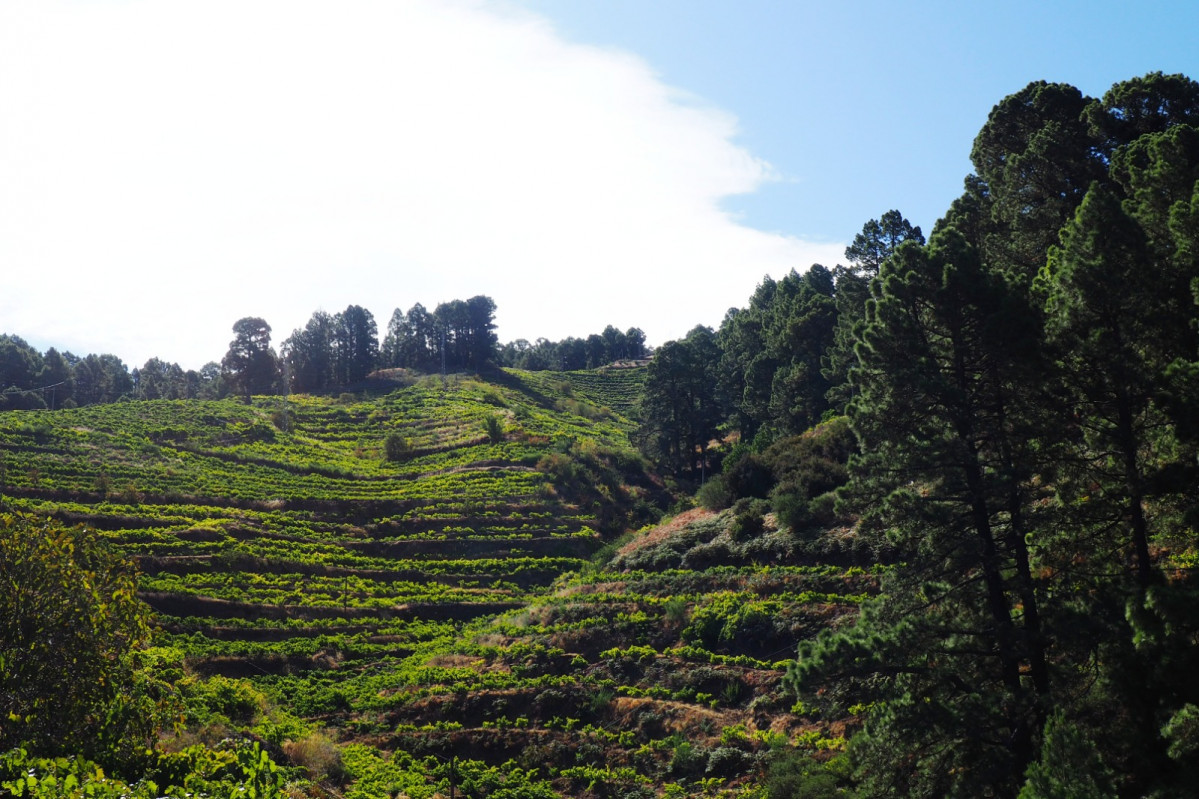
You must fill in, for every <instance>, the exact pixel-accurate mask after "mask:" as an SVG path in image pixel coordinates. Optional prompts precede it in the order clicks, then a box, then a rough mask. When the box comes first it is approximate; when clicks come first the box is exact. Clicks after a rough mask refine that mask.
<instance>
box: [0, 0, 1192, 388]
mask: <svg viewBox="0 0 1199 799" xmlns="http://www.w3.org/2000/svg"><path fill="white" fill-rule="evenodd" d="M1196 30H1199V4H1197V5H1192V4H1189V3H1154V2H1142V3H1138V4H1135V5H1134V4H1131V3H1114V2H1086V3H1083V2H1061V3H1053V2H1006V3H998V2H997V3H961V2H954V3H951V2H909V3H902V4H898V3H882V2H839V3H829V2H822V3H809V2H799V1H796V2H779V1H775V2H771V1H769V0H738V2H732V1H731V0H729V1H727V2H713V1H712V0H603V1H602V2H601V1H600V0H403V2H395V0H337V1H336V2H334V1H333V0H87V2H83V1H82V0H9V2H5V3H0V288H2V290H0V331H2V332H11V333H16V334H18V335H21V336H23V337H25V338H26V339H27V340H29V341H30V342H31V343H33V344H34V345H35V346H37V347H39V349H45V348H46V347H49V346H51V345H53V346H57V347H59V348H67V349H70V350H72V351H74V352H76V353H77V354H84V353H87V352H112V353H114V354H117V355H119V356H120V357H121V358H123V359H124V360H125V361H126V363H128V364H129V365H130V366H137V365H140V364H141V363H144V362H145V360H147V359H148V358H149V357H152V356H157V357H160V358H163V359H166V360H169V361H176V362H179V363H180V364H182V365H183V366H185V367H188V368H196V367H199V366H201V365H202V364H203V363H205V362H207V361H210V360H219V359H220V357H221V356H222V354H223V353H224V351H225V349H226V348H227V346H228V342H229V340H230V338H231V337H232V334H231V327H232V325H233V323H234V322H235V321H236V320H237V319H239V318H241V317H243V316H261V317H263V318H265V319H266V320H267V321H268V323H270V324H271V326H272V327H273V329H274V341H275V343H276V344H279V343H281V342H282V341H283V340H284V339H285V338H286V337H287V336H288V335H289V334H290V332H291V331H292V330H293V329H295V328H298V327H302V326H303V325H304V323H305V322H306V321H307V319H308V317H309V316H310V315H311V313H312V312H313V311H315V310H318V309H322V310H325V311H329V312H337V311H340V310H342V309H344V308H345V307H346V306H347V305H349V304H357V305H363V306H365V307H366V308H367V309H368V310H370V311H371V312H372V314H373V315H374V317H375V319H376V321H377V324H378V326H379V331H380V336H382V335H383V334H384V333H385V332H386V327H387V322H388V319H389V318H390V316H391V313H392V311H393V310H395V309H396V308H400V309H403V310H407V309H408V308H410V307H411V306H412V305H413V304H414V303H416V302H420V303H422V304H423V305H425V306H426V307H428V308H432V307H434V306H435V305H437V304H438V303H439V302H443V301H447V300H452V299H456V298H458V299H464V298H467V297H470V296H472V295H474V294H487V295H489V296H491V297H492V298H493V299H494V300H495V301H496V303H497V306H498V313H497V323H498V325H499V329H498V334H499V336H500V339H501V340H502V341H510V340H514V339H517V338H526V339H530V340H532V339H534V338H537V337H539V336H545V337H547V338H551V339H560V338H563V337H565V336H586V335H588V334H589V333H593V332H598V331H599V330H601V329H602V328H603V327H604V326H605V325H607V324H615V325H616V326H618V327H620V328H622V329H623V328H627V327H632V326H637V327H640V328H642V329H643V330H644V331H645V332H646V334H647V336H648V339H649V341H650V342H651V343H652V344H661V343H662V342H664V341H666V340H669V339H672V338H676V337H679V336H682V335H685V334H686V332H687V331H688V330H689V329H690V328H691V327H693V326H694V325H695V324H707V325H712V326H718V325H719V324H720V321H721V319H722V318H723V316H724V314H725V312H726V311H727V309H728V308H730V307H735V306H743V305H744V304H745V303H746V301H747V300H748V297H749V295H750V294H751V293H752V291H753V289H754V287H755V286H756V285H757V284H758V282H759V281H760V280H761V279H762V277H763V276H764V275H771V276H774V277H779V276H781V275H782V274H784V273H785V272H787V271H788V270H790V269H798V270H800V271H803V270H805V269H807V268H808V267H809V266H810V265H811V264H812V263H815V262H819V263H824V264H825V265H826V266H832V265H834V264H836V263H837V262H838V261H839V260H841V258H842V252H843V250H844V248H845V245H846V244H847V243H848V242H849V241H850V240H851V239H852V237H853V235H854V234H855V233H856V232H858V231H859V230H860V229H861V227H862V225H863V224H864V223H865V222H866V221H867V220H869V219H871V218H876V217H878V216H880V215H881V214H883V213H885V212H886V211H888V210H890V209H892V208H896V209H899V210H900V211H902V212H903V213H904V214H905V215H906V216H907V217H908V218H909V219H910V220H911V221H912V222H913V223H914V224H918V225H920V226H922V227H923V228H924V230H925V231H926V232H928V231H929V230H931V228H932V225H933V223H934V222H935V221H936V219H937V218H938V217H939V216H940V215H941V214H942V213H943V212H944V211H945V210H946V208H947V207H948V205H949V203H950V202H951V201H952V200H953V199H954V197H956V196H957V195H958V193H959V192H960V190H961V186H962V180H963V178H964V177H965V176H966V174H967V173H968V172H969V170H970V164H969V151H970V145H971V141H972V139H973V137H974V135H975V134H976V133H977V131H978V129H979V127H980V126H981V125H982V124H983V122H984V121H985V120H986V117H987V114H988V112H989V111H990V109H991V108H992V106H994V105H995V104H996V103H997V102H999V101H1000V100H1001V99H1002V98H1003V97H1004V96H1006V95H1007V94H1010V93H1012V92H1014V91H1017V90H1019V89H1021V88H1022V87H1023V86H1025V85H1026V84H1027V83H1028V82H1030V81H1032V80H1038V79H1044V80H1050V81H1062V82H1066V83H1071V84H1073V85H1075V86H1078V87H1079V88H1080V89H1082V90H1083V91H1084V92H1085V93H1087V94H1090V95H1093V96H1098V95H1101V94H1102V93H1103V92H1104V91H1106V90H1107V89H1108V88H1109V87H1110V86H1111V85H1112V84H1113V83H1115V82H1117V81H1120V80H1123V79H1126V78H1131V77H1135V76H1139V75H1143V74H1145V73H1147V72H1150V71H1153V70H1161V71H1164V72H1168V73H1169V72H1182V73H1185V74H1188V75H1190V76H1192V77H1196V76H1199V48H1197V47H1196V46H1195V31H1196Z"/></svg>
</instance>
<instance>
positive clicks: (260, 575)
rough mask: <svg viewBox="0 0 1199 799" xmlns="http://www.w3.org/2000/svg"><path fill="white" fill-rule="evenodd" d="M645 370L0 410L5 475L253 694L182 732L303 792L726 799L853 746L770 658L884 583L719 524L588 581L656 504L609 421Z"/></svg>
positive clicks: (765, 535)
mask: <svg viewBox="0 0 1199 799" xmlns="http://www.w3.org/2000/svg"><path fill="white" fill-rule="evenodd" d="M633 371H634V370H613V371H612V372H609V373H606V374H604V373H593V374H586V375H584V374H583V373H571V374H569V375H561V374H549V373H523V372H512V371H509V372H504V373H500V374H497V375H495V376H493V377H492V378H489V379H488V380H486V381H484V380H482V379H476V378H465V377H451V378H449V379H448V380H446V381H443V380H442V379H441V378H438V377H429V378H422V379H419V380H412V381H408V384H407V385H403V386H397V387H395V388H394V390H391V391H389V392H387V393H382V394H379V395H377V396H369V397H365V396H362V397H359V396H343V397H341V398H316V397H307V396H302V397H299V396H298V397H291V398H286V399H285V398H259V399H256V400H255V402H254V403H253V404H252V405H244V404H241V403H240V402H236V401H222V402H168V401H155V402H138V403H122V404H115V405H106V406H94V407H89V408H82V409H71V410H62V411H55V412H45V411H43V412H10V413H6V414H0V456H2V461H0V463H2V465H3V468H2V470H0V485H2V486H3V494H4V497H5V502H6V503H7V504H8V505H9V506H10V507H12V508H14V509H16V510H22V511H30V512H35V513H39V514H47V515H51V516H54V517H57V518H59V519H61V520H64V521H68V522H72V523H74V522H79V523H85V524H88V525H91V526H94V527H95V528H97V529H99V530H101V531H102V532H103V534H104V535H105V536H106V537H107V538H108V539H110V540H111V541H112V542H113V543H114V544H115V545H116V546H117V547H118V548H119V549H121V550H122V551H123V552H125V553H127V554H128V555H130V556H131V557H133V558H134V559H135V560H136V562H137V563H138V565H139V566H140V569H141V571H142V572H143V576H142V578H141V593H142V596H143V598H144V599H145V600H146V601H147V602H148V603H149V604H150V605H151V606H152V607H153V608H154V609H155V610H156V611H157V612H158V614H159V616H160V620H161V625H162V632H161V635H160V636H159V643H160V645H161V656H162V657H164V658H175V659H177V660H178V661H179V662H180V663H181V664H182V666H183V667H184V668H185V671H186V673H187V674H189V675H191V676H189V677H188V678H187V679H188V680H192V681H196V680H198V681H200V682H201V683H202V682H203V681H204V680H205V679H207V680H208V681H209V683H208V684H210V685H215V686H217V688H219V689H220V690H221V691H225V692H226V693H228V692H229V691H233V692H234V694H237V695H238V696H243V698H244V697H250V698H249V699H246V700H245V701H243V702H241V705H240V707H241V711H240V715H239V714H238V713H234V712H232V711H229V712H228V713H227V714H226V716H224V717H221V719H220V723H219V724H217V725H216V728H213V729H207V730H199V729H193V730H192V731H191V733H189V734H193V735H209V736H217V735H219V734H226V733H228V732H230V731H233V730H235V729H238V728H241V729H254V730H256V734H258V735H259V737H261V738H263V739H264V740H265V742H266V743H267V744H269V745H271V746H272V747H273V749H272V750H271V751H272V754H273V755H274V756H275V757H276V759H277V760H279V762H281V763H284V764H288V763H290V764H293V766H294V769H293V776H294V777H295V779H297V780H299V781H300V783H299V784H304V783H303V779H304V777H305V776H307V778H308V779H310V780H312V781H313V782H312V783H310V784H308V788H306V789H304V790H307V791H309V792H310V793H312V794H313V795H320V791H321V790H323V789H321V788H318V787H317V786H316V782H317V781H324V784H325V785H326V787H328V788H332V789H335V790H337V791H339V792H341V793H343V794H344V795H360V796H380V795H399V794H403V795H408V796H413V797H419V796H432V795H434V793H435V792H437V791H442V792H446V791H447V789H448V788H449V786H450V785H451V784H452V785H453V786H454V788H455V790H458V791H461V792H463V795H468V796H487V795H497V796H499V795H522V796H523V795H527V796H556V795H569V796H574V795H583V794H589V795H605V796H607V795H610V796H649V795H656V794H663V793H665V794H667V795H694V794H696V793H698V792H708V793H719V792H726V793H738V792H742V791H745V790H749V787H750V786H752V785H753V784H754V783H755V782H756V781H759V780H760V779H761V776H762V774H763V769H764V768H765V765H766V761H767V760H768V759H769V758H770V755H769V752H771V751H777V750H780V749H788V750H794V749H795V748H796V747H799V749H800V750H802V751H809V750H810V751H813V752H823V753H827V752H829V751H835V750H836V749H837V747H838V746H840V743H839V739H838V738H837V737H836V734H837V732H838V728H837V726H836V725H832V726H831V727H830V726H827V725H826V726H821V725H820V724H819V722H818V720H815V719H810V718H805V717H803V716H802V715H793V714H792V713H791V712H790V711H791V710H792V707H791V704H790V702H788V700H787V699H786V697H785V695H784V692H783V691H782V689H781V678H782V673H783V667H784V665H785V660H786V659H787V658H789V657H791V656H792V653H793V652H794V648H795V643H796V641H797V640H798V639H799V638H800V637H803V636H807V635H810V634H814V632H815V631H816V630H818V629H820V628H821V627H822V626H824V625H826V624H828V623H836V621H837V620H838V619H840V618H843V617H845V616H846V615H848V614H852V612H853V610H854V608H855V607H856V604H857V602H858V601H859V600H860V598H861V597H862V596H863V595H865V594H866V593H868V592H870V591H871V590H873V585H874V581H873V577H872V576H871V575H870V574H867V573H864V572H862V571H861V570H860V569H852V568H845V567H844V566H828V565H819V564H813V563H807V564H806V565H801V564H800V562H799V560H800V559H797V558H795V557H791V555H790V554H789V553H790V548H791V546H792V544H793V542H791V541H790V539H789V538H788V536H787V534H786V533H785V531H777V530H774V529H773V527H772V526H770V525H769V524H767V525H766V526H765V527H764V529H763V530H760V531H758V532H759V533H760V535H758V536H757V539H756V540H757V543H755V544H754V545H753V546H751V547H749V548H748V549H747V546H746V542H745V541H744V540H743V539H744V536H743V535H740V533H738V528H737V526H736V525H735V524H733V523H732V521H733V517H732V516H731V515H730V514H724V515H720V516H714V515H710V514H709V515H704V514H698V515H692V516H683V517H680V518H679V519H678V520H676V521H675V522H674V523H673V524H672V525H670V526H667V527H665V528H662V529H659V530H657V531H655V532H653V533H648V532H647V533H643V534H641V535H639V536H638V537H636V538H635V539H634V541H633V542H632V543H630V544H628V545H627V546H626V548H625V549H623V550H621V551H620V552H619V553H614V552H612V551H611V550H610V548H609V551H607V552H605V553H600V555H599V556H598V560H599V561H600V562H601V563H602V562H604V561H606V559H607V557H609V556H613V555H614V556H615V557H614V559H613V560H612V561H611V563H610V564H608V565H600V566H597V565H595V563H593V561H595V560H596V559H597V552H598V551H599V550H600V548H601V547H603V546H604V545H605V543H606V542H608V541H611V540H612V539H614V538H615V537H616V536H618V535H619V534H621V533H623V532H625V531H626V530H627V529H630V528H637V527H641V526H642V525H646V524H648V523H649V522H651V521H652V520H653V519H654V518H656V516H657V513H658V511H657V510H656V508H659V507H661V506H663V505H664V504H665V503H666V501H668V499H669V498H668V497H666V496H665V494H664V492H663V491H662V489H661V487H660V485H659V484H658V482H657V481H656V480H655V478H653V477H652V475H650V474H648V473H647V471H646V469H645V464H644V463H643V462H642V461H641V460H640V458H639V457H638V456H637V455H636V454H635V453H633V451H632V450H631V448H630V447H629V444H628V433H629V431H630V429H631V427H632V423H631V422H630V421H629V420H628V419H627V418H626V417H625V416H622V415H621V414H620V413H619V412H617V411H614V410H612V408H613V407H623V408H628V407H632V403H631V400H629V399H628V397H627V394H628V391H629V386H635V385H636V377H635V376H634V377H633V378H630V377H629V373H631V372H633ZM609 376H613V377H612V379H609ZM763 542H765V543H763ZM705 553H706V554H705ZM212 690H217V689H212ZM211 692H212V691H210V693H211ZM255 697H258V698H257V699H256V698H255ZM233 705H237V703H236V702H234V703H233ZM222 707H224V706H222ZM270 707H276V708H282V709H283V710H284V711H286V714H287V715H288V717H289V718H293V720H294V723H291V726H290V727H288V726H287V724H281V723H276V724H275V726H274V727H272V728H271V731H270V733H269V734H268V733H266V732H264V731H263V728H262V727H261V725H259V726H258V727H255V726H254V724H255V722H256V721H258V720H260V719H261V717H262V716H263V715H264V714H269V713H270V712H271V711H270V710H269V708H270ZM226 710H228V708H226ZM797 710H802V709H797ZM204 723H205V724H206V725H207V726H208V727H209V728H212V727H213V724H214V722H213V720H212V718H211V717H205V721H204ZM318 728H323V730H324V731H323V732H314V731H315V730H317V729H318ZM314 735H316V736H317V737H318V740H323V741H324V742H325V744H326V747H325V748H326V749H330V747H331V749H330V751H332V752H334V754H332V755H329V758H331V760H330V762H335V763H336V767H335V768H334V767H332V766H329V765H328V763H326V764H325V765H324V766H320V765H317V764H316V763H315V762H314V758H313V756H312V755H311V754H309V755H305V754H304V752H306V751H308V749H311V746H310V745H307V744H306V746H308V749H305V746H301V743H302V742H304V741H307V742H309V744H310V743H311V741H312V740H313V739H314V738H313V736H314ZM320 736H325V737H324V738H320ZM318 748H319V747H318ZM823 756H824V755H822V757H823ZM329 758H327V759H329ZM322 762H323V761H322ZM503 791H516V793H510V794H504V793H503Z"/></svg>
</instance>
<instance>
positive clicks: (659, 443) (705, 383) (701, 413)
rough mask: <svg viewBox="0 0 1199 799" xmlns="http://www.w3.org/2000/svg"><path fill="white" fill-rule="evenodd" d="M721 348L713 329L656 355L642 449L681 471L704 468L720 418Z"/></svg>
mask: <svg viewBox="0 0 1199 799" xmlns="http://www.w3.org/2000/svg"><path fill="white" fill-rule="evenodd" d="M718 360H719V350H718V348H717V344H716V337H715V335H714V334H713V332H712V330H711V328H707V327H696V328H695V329H693V330H692V331H691V332H690V333H688V334H687V337H686V338H684V339H681V340H679V341H671V342H668V343H667V344H664V345H663V346H662V347H660V348H659V349H658V351H657V352H655V353H654V359H653V360H652V361H650V364H649V367H648V371H647V373H646V376H645V387H644V390H643V392H642V396H641V407H640V414H639V415H640V417H641V420H642V423H641V428H640V430H639V431H638V436H639V438H640V440H641V442H642V447H643V449H644V450H645V451H647V452H648V453H649V454H650V455H651V456H652V457H654V458H655V459H656V460H657V461H658V462H659V463H661V464H662V465H663V466H665V467H666V468H669V469H670V470H671V471H673V472H675V473H677V474H683V473H687V474H698V473H701V472H702V471H703V470H704V469H706V464H707V457H708V454H707V451H708V443H709V442H710V441H711V440H712V438H713V437H714V436H715V435H716V427H717V425H718V424H719V423H720V420H721V412H720V405H719V404H718V403H717V398H716V391H715V383H716V364H717V362H718Z"/></svg>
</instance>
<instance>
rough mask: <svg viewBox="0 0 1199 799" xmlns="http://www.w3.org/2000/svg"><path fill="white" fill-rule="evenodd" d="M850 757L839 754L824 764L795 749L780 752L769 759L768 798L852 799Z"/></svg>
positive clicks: (766, 781)
mask: <svg viewBox="0 0 1199 799" xmlns="http://www.w3.org/2000/svg"><path fill="white" fill-rule="evenodd" d="M851 784H852V783H851V780H850V766H849V762H848V758H846V757H845V756H844V755H839V756H837V757H834V758H832V759H830V760H827V761H824V762H821V761H818V760H816V759H814V758H813V757H812V756H811V755H809V754H807V753H805V752H800V751H796V750H793V749H780V750H778V751H776V752H775V753H774V754H773V756H772V757H771V759H770V766H769V768H768V770H767V772H766V780H765V788H766V796H767V797H768V799H832V798H833V797H840V798H842V799H850V797H853V796H854V795H855V794H854V792H853V791H852V790H851V788H850V786H851Z"/></svg>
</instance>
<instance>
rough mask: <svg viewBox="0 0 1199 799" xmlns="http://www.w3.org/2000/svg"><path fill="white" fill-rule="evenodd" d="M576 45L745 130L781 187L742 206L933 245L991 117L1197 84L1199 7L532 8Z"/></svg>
mask: <svg viewBox="0 0 1199 799" xmlns="http://www.w3.org/2000/svg"><path fill="white" fill-rule="evenodd" d="M520 4H521V5H523V6H525V7H526V8H529V9H532V10H535V11H537V12H538V13H542V14H545V15H546V16H547V17H549V18H550V19H552V20H554V22H555V24H556V25H557V26H558V28H559V30H560V31H561V32H562V33H563V34H564V35H565V36H568V37H570V38H572V39H576V40H578V41H584V42H589V43H598V44H607V45H612V46H615V47H621V48H625V49H628V50H630V51H632V52H635V53H638V54H640V55H641V56H643V57H644V58H645V59H646V60H647V61H648V62H649V63H650V64H651V65H653V67H654V69H655V70H657V72H658V73H659V74H660V75H661V77H662V79H663V80H664V81H665V82H667V83H669V84H672V85H675V86H679V87H681V88H683V89H685V90H687V91H690V92H692V93H694V94H696V95H698V96H699V97H701V98H703V99H704V100H706V101H707V102H710V103H713V104H715V105H717V106H719V107H720V108H724V109H726V110H728V111H730V112H732V113H734V114H735V115H736V116H737V119H738V121H739V128H740V132H739V134H738V136H737V141H738V142H740V143H741V144H743V145H744V146H745V147H747V148H748V149H749V150H750V151H751V152H753V153H754V154H755V155H757V156H759V157H761V158H764V159H765V160H766V161H768V162H769V163H770V164H772V165H773V166H774V167H775V168H776V169H777V170H778V172H779V173H780V175H781V177H782V178H783V180H782V181H780V182H776V183H771V184H768V185H766V186H764V187H763V188H761V189H759V190H758V191H757V192H755V193H754V194H753V195H751V196H742V197H736V198H732V199H731V200H730V201H728V202H727V206H728V207H730V208H733V209H736V210H738V211H740V212H742V213H743V214H744V219H745V221H746V222H747V223H749V224H751V225H753V226H755V227H761V228H764V229H768V230H780V231H785V232H788V233H792V234H795V235H799V236H802V237H805V238H815V239H829V240H835V241H846V240H848V239H850V238H852V236H853V235H854V234H855V233H857V232H858V231H860V230H861V227H862V224H863V223H864V222H866V221H867V220H868V219H872V218H877V217H878V216H880V215H881V214H882V213H884V212H885V211H887V210H890V209H892V208H897V209H899V210H900V211H902V212H903V213H904V215H905V216H907V217H908V218H909V219H910V220H911V221H912V222H913V223H914V224H919V225H921V226H922V227H923V228H924V230H925V232H926V233H927V232H928V231H929V230H931V228H932V225H933V223H934V222H935V221H936V220H937V219H938V218H939V217H940V215H941V214H942V213H943V212H944V211H945V210H946V209H947V208H948V205H949V202H950V201H951V200H952V199H953V198H954V197H956V196H957V195H958V194H959V193H960V191H961V189H962V180H963V178H964V177H965V176H966V174H968V173H969V172H970V171H971V165H970V160H969V157H970V146H971V142H972V141H973V139H974V136H975V135H976V134H977V133H978V130H979V128H981V127H982V125H983V123H984V122H985V121H986V118H987V114H988V113H989V112H990V110H991V108H992V107H993V106H994V105H995V104H996V103H998V102H999V100H1001V99H1002V98H1003V97H1005V96H1006V95H1008V94H1011V93H1013V92H1015V91H1018V90H1019V89H1021V88H1023V87H1024V86H1026V85H1027V84H1028V83H1030V82H1032V81H1035V80H1046V81H1051V82H1063V83H1069V84H1072V85H1074V86H1077V87H1078V88H1079V89H1081V90H1082V91H1083V92H1084V93H1085V94H1089V95H1091V96H1095V97H1099V96H1102V94H1103V93H1104V92H1105V91H1106V90H1107V89H1108V88H1109V87H1110V86H1111V85H1112V84H1114V83H1116V82H1118V81H1121V80H1126V79H1128V78H1131V77H1135V76H1139V75H1143V74H1145V73H1147V72H1151V71H1155V70H1160V71H1162V72H1166V73H1172V72H1181V73H1183V74H1186V75H1190V76H1192V77H1196V78H1199V39H1197V38H1196V32H1197V31H1199V4H1196V3H1189V2H1152V1H1151V2H1143V3H1130V2H1110V1H1099V2H1054V1H1053V0H1040V1H1039V2H1006V1H1005V2H988V3H982V2H977V3H976V2H909V3H895V2H882V1H881V0H873V1H871V2H865V1H863V0H847V1H846V2H835V3H834V2H808V1H805V0H795V1H794V2H787V1H786V0H740V1H739V2H727V1H725V2H716V1H714V0H654V1H647V0H605V2H563V0H522V2H521V3H520Z"/></svg>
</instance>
